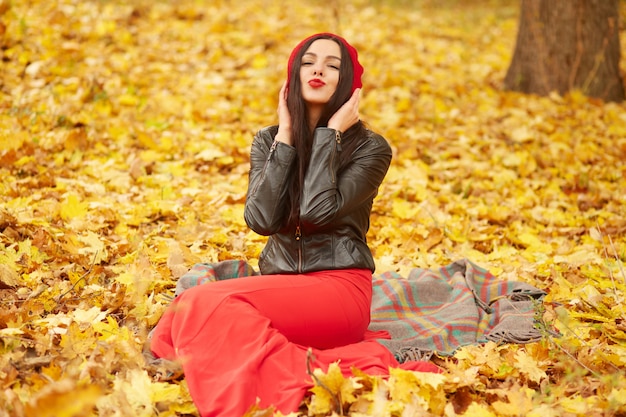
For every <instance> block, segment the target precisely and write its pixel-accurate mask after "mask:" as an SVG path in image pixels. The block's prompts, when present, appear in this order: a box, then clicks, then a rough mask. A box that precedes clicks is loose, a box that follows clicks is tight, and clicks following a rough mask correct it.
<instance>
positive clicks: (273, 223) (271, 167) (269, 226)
mask: <svg viewBox="0 0 626 417" xmlns="http://www.w3.org/2000/svg"><path fill="white" fill-rule="evenodd" d="M270 130H271V131H270ZM275 135H276V130H275V128H273V129H272V128H266V129H263V130H261V131H260V132H259V133H257V134H256V135H255V137H254V141H253V142H252V149H251V151H250V172H249V181H248V192H247V195H246V203H245V209H244V219H245V221H246V224H247V225H248V227H250V229H252V230H254V231H255V232H256V233H258V234H260V235H264V236H269V235H271V234H273V233H276V232H278V230H279V229H280V228H281V226H282V225H283V221H284V219H285V216H286V215H287V207H286V204H285V203H286V202H287V191H288V187H287V182H288V181H287V180H288V178H290V177H291V176H292V175H294V166H295V156H296V150H295V148H294V147H292V146H289V145H287V144H285V143H283V142H280V141H278V140H275V139H274V136H275Z"/></svg>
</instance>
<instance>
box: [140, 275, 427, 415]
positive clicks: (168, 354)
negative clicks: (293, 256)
mask: <svg viewBox="0 0 626 417" xmlns="http://www.w3.org/2000/svg"><path fill="white" fill-rule="evenodd" d="M371 298H372V274H371V272H370V271H369V270H362V269H351V270H339V271H320V272H313V273H307V274H300V275H264V276H254V277H246V278H237V279H231V280H225V281H218V282H211V283H208V284H204V285H199V286H197V287H193V288H191V289H188V290H186V291H185V292H183V293H182V294H181V295H180V296H179V297H177V298H176V300H175V301H174V302H173V303H172V305H171V306H170V307H169V308H168V310H167V311H166V312H165V314H164V315H163V317H162V318H161V320H160V321H159V323H158V325H157V327H156V329H155V331H154V333H153V337H152V342H151V343H152V344H151V350H152V352H153V353H154V354H155V355H156V356H157V357H161V358H166V359H172V360H174V359H176V360H179V361H180V362H181V363H182V366H183V371H184V372H185V379H186V381H187V385H188V387H189V392H190V394H191V397H192V398H193V401H194V403H195V404H196V406H197V408H198V411H199V412H200V415H201V416H202V417H209V416H221V417H241V416H242V415H243V414H244V413H245V412H246V411H247V410H248V409H249V408H250V406H252V405H254V404H255V403H256V402H257V399H258V400H259V405H260V406H261V407H263V408H266V407H270V406H274V407H275V408H276V409H277V410H279V411H281V412H282V413H283V414H288V413H290V412H294V411H296V410H297V409H298V407H299V405H300V403H301V401H302V399H303V398H304V395H305V394H306V392H307V390H308V389H309V388H311V387H312V386H313V383H312V380H311V377H310V376H309V375H308V374H307V350H308V348H309V347H311V348H313V355H314V357H315V361H314V362H313V363H312V364H311V368H312V369H314V368H322V369H323V370H324V371H326V370H327V369H328V365H330V364H331V363H333V362H336V361H340V363H339V364H340V367H341V369H342V371H343V372H344V374H345V375H346V376H348V375H351V371H350V369H351V367H353V366H354V367H357V368H359V369H361V370H363V371H364V372H366V373H368V374H372V375H387V374H388V369H389V367H398V366H400V365H399V364H398V362H397V361H396V360H395V358H394V357H393V355H392V354H391V352H390V351H389V350H388V349H387V348H385V347H384V346H382V345H381V344H380V343H378V342H376V341H375V340H373V338H372V336H373V335H369V336H370V337H369V338H368V340H365V339H366V333H367V327H368V325H369V319H370V303H371ZM375 337H381V335H380V334H377V335H375ZM402 367H403V368H405V369H414V370H421V371H432V372H437V371H438V368H437V367H436V366H434V365H432V364H430V363H424V362H414V363H412V364H403V365H402Z"/></svg>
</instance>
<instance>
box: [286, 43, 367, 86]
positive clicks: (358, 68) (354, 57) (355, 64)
mask: <svg viewBox="0 0 626 417" xmlns="http://www.w3.org/2000/svg"><path fill="white" fill-rule="evenodd" d="M324 36H328V37H330V38H331V39H334V40H338V41H340V42H341V43H342V44H343V45H344V46H345V47H346V48H347V49H348V53H349V54H350V60H351V61H352V68H353V78H352V92H354V90H356V89H357V88H361V87H362V86H363V83H362V82H361V76H362V75H363V66H362V65H361V63H360V62H359V54H358V52H357V50H356V49H355V48H354V47H353V46H352V45H350V44H349V43H348V41H346V40H345V39H344V38H342V37H341V36H338V35H335V34H333V33H327V32H323V33H316V34H315V35H311V36H309V37H308V38H306V39H304V40H303V41H302V42H300V43H299V44H298V45H297V46H296V47H295V48H294V49H293V51H292V52H291V55H290V56H289V62H288V63H287V85H289V81H290V80H291V66H292V65H293V61H294V59H296V55H297V54H298V52H299V51H300V49H302V47H303V46H304V45H305V44H306V43H307V42H308V41H309V40H311V39H314V38H319V37H324Z"/></svg>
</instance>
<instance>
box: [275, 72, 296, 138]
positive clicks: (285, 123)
mask: <svg viewBox="0 0 626 417" xmlns="http://www.w3.org/2000/svg"><path fill="white" fill-rule="evenodd" d="M287 93H288V88H287V81H285V82H284V83H283V86H282V87H281V88H280V93H278V133H277V134H276V137H275V139H276V140H278V141H280V142H284V143H286V144H287V145H293V143H292V142H293V140H292V139H291V114H289V108H288V107H287Z"/></svg>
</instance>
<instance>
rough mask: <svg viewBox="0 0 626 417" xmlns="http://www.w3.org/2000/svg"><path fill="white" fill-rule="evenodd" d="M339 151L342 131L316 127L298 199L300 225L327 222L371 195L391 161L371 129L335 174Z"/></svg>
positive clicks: (387, 148) (382, 141)
mask: <svg viewBox="0 0 626 417" xmlns="http://www.w3.org/2000/svg"><path fill="white" fill-rule="evenodd" d="M339 152H341V134H340V133H339V132H338V131H336V130H334V129H330V128H317V129H316V130H315V135H314V139H313V149H312V153H311V161H310V164H309V167H308V169H307V172H306V176H305V180H304V190H303V193H302V197H301V201H300V220H301V222H302V223H303V225H315V226H323V225H326V224H328V223H331V222H332V221H333V220H335V219H337V218H340V217H343V216H345V215H347V214H348V213H350V212H351V211H353V210H354V209H356V208H357V207H359V206H360V205H361V204H363V203H364V202H366V201H367V200H369V199H372V198H373V197H374V196H375V195H376V193H377V192H378V187H379V186H380V184H381V183H382V181H383V179H384V177H385V175H386V174H387V170H388V169H389V164H390V163H391V147H390V146H389V144H388V143H387V141H386V140H385V139H384V138H383V137H382V136H380V135H378V134H376V133H373V132H369V133H368V137H367V138H365V139H363V144H361V145H359V146H358V147H357V149H356V150H355V151H354V154H353V155H352V161H351V162H350V164H349V165H348V166H347V167H346V168H345V169H344V170H343V171H342V172H341V175H338V174H337V171H338V168H339Z"/></svg>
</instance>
